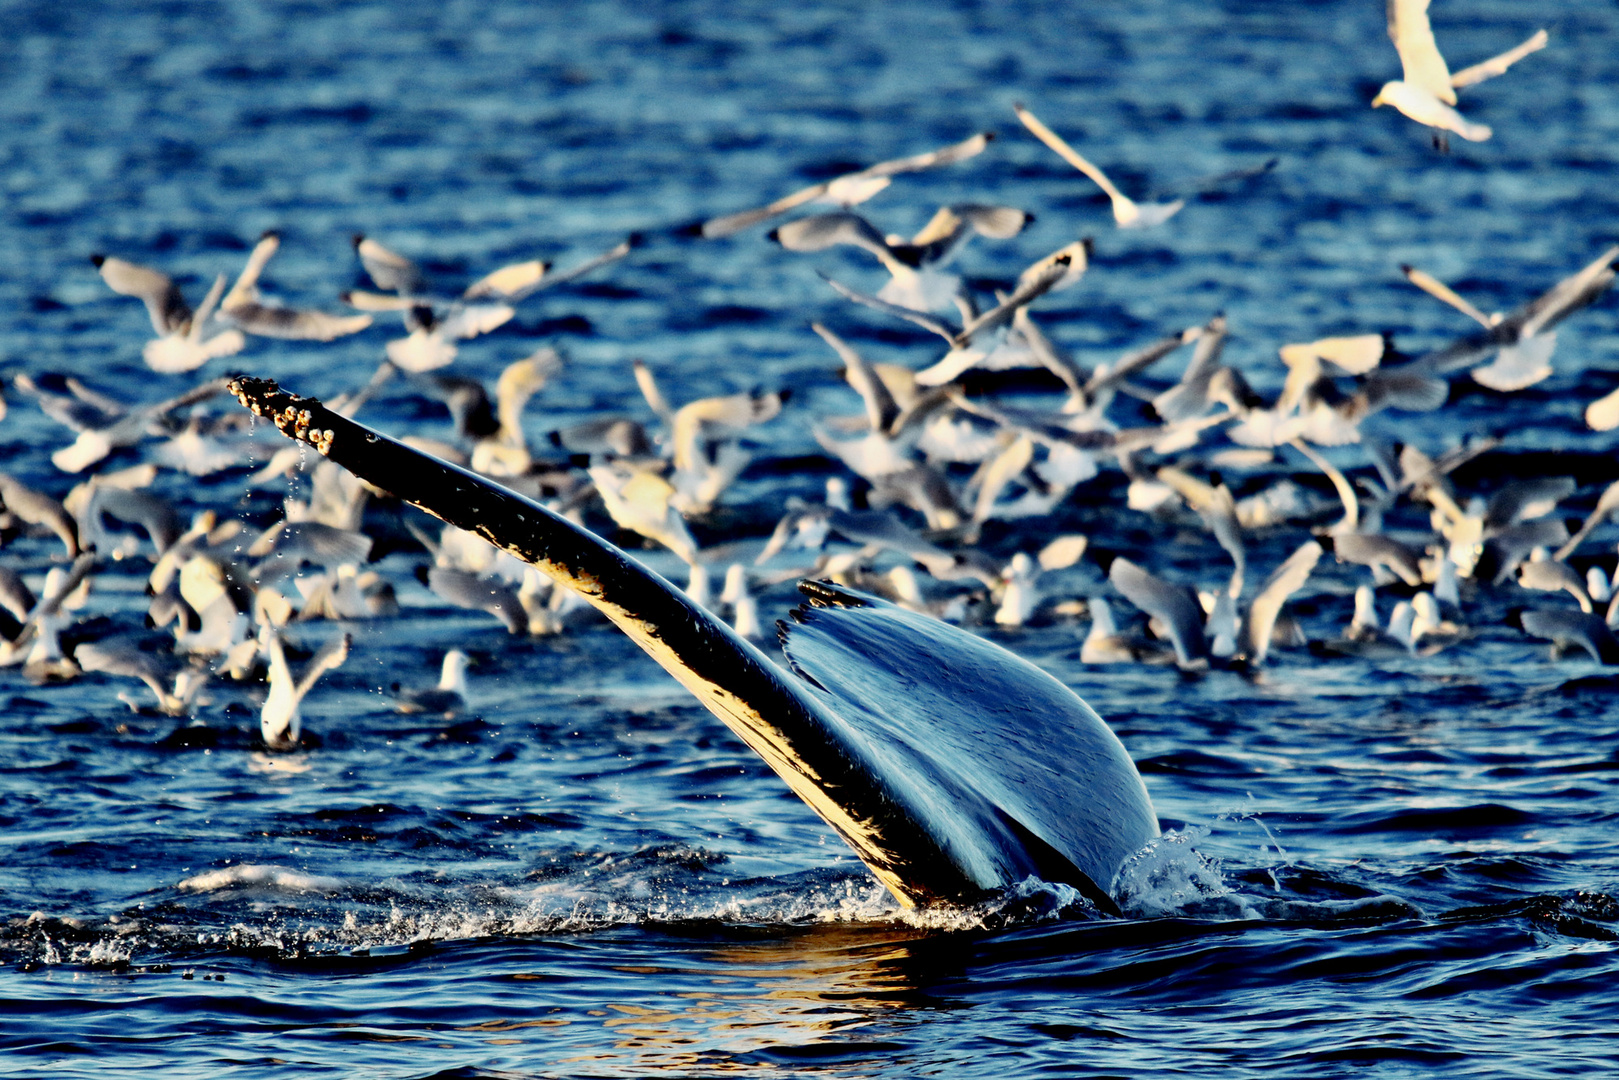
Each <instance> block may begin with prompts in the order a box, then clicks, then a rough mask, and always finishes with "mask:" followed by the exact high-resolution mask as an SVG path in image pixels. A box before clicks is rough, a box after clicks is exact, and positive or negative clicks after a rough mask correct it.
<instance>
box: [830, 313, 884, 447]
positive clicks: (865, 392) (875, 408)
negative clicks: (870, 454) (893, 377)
mask: <svg viewBox="0 0 1619 1080" xmlns="http://www.w3.org/2000/svg"><path fill="white" fill-rule="evenodd" d="M810 329H812V330H814V331H815V332H816V333H817V334H819V335H821V340H822V341H824V342H826V343H827V344H828V345H830V346H832V349H833V351H835V352H836V353H837V354H838V356H839V357H841V358H842V359H843V369H844V370H843V377H844V379H845V380H846V381H847V382H848V383H849V385H850V386H851V387H853V388H854V391H855V392H856V393H857V394H859V395H860V399H861V400H862V401H864V402H865V404H866V422H867V424H868V425H869V426H870V427H871V430H873V431H889V430H891V429H892V427H893V424H894V421H895V420H897V419H898V418H899V405H898V403H897V402H895V401H894V395H893V394H891V393H889V392H888V385H887V384H886V383H884V382H883V381H882V380H881V379H879V378H878V377H877V374H876V372H874V371H872V370H871V365H870V364H868V363H866V360H865V357H863V356H861V355H860V354H859V353H858V352H856V351H855V350H854V348H853V347H852V346H850V345H849V343H848V342H846V341H844V340H843V339H842V338H840V337H838V335H836V334H834V333H833V332H832V331H830V330H828V329H827V328H826V327H824V326H822V325H821V324H820V323H810Z"/></svg>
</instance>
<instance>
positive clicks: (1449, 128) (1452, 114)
mask: <svg viewBox="0 0 1619 1080" xmlns="http://www.w3.org/2000/svg"><path fill="white" fill-rule="evenodd" d="M1428 3H1429V0H1388V27H1389V38H1390V39H1391V40H1392V41H1393V42H1394V48H1395V50H1396V51H1398V52H1399V54H1400V66H1401V67H1402V68H1403V69H1404V70H1403V73H1402V77H1401V78H1399V79H1395V80H1393V81H1392V82H1387V83H1384V84H1383V88H1382V89H1381V90H1379V91H1378V92H1377V96H1376V97H1374V98H1372V108H1374V109H1375V108H1377V107H1378V106H1380V105H1391V106H1393V107H1394V108H1395V109H1398V110H1399V111H1400V112H1402V113H1404V114H1405V115H1406V116H1408V117H1410V118H1411V119H1413V120H1415V121H1416V122H1417V123H1419V124H1426V125H1427V126H1428V127H1431V128H1434V129H1435V130H1436V131H1437V132H1438V134H1437V135H1435V141H1436V144H1437V145H1440V146H1444V145H1445V144H1444V143H1443V141H1442V140H1443V139H1444V138H1445V135H1444V133H1445V132H1454V133H1455V134H1457V135H1460V136H1461V137H1462V138H1464V139H1466V140H1468V141H1469V142H1483V141H1484V140H1485V139H1488V138H1489V137H1490V135H1491V134H1492V132H1491V131H1490V128H1489V127H1488V126H1487V125H1485V124H1474V123H1471V122H1470V121H1468V120H1467V119H1465V118H1464V117H1463V116H1462V114H1461V113H1459V112H1457V111H1456V110H1455V109H1454V108H1453V107H1452V106H1454V105H1455V104H1456V91H1457V90H1458V89H1460V88H1462V87H1466V86H1472V85H1473V84H1474V83H1480V82H1483V81H1484V80H1485V79H1491V78H1494V77H1495V76H1497V75H1500V74H1501V73H1502V72H1504V71H1506V70H1507V68H1509V67H1511V66H1512V65H1513V64H1515V63H1517V62H1518V61H1519V60H1521V59H1523V58H1524V57H1525V56H1528V55H1529V54H1530V53H1532V52H1535V51H1537V50H1539V49H1543V48H1545V47H1546V42H1547V35H1546V31H1544V30H1539V31H1536V32H1535V34H1534V35H1533V36H1531V37H1530V38H1529V39H1528V40H1527V41H1525V42H1524V43H1523V44H1521V45H1519V46H1517V47H1516V48H1513V49H1509V50H1508V51H1506V52H1504V53H1501V54H1500V55H1499V56H1493V57H1491V58H1490V59H1488V60H1485V61H1484V62H1482V63H1479V64H1474V65H1473V66H1472V67H1470V68H1466V69H1465V70H1462V71H1458V72H1456V73H1455V74H1454V75H1452V74H1451V72H1450V68H1449V67H1448V66H1447V65H1446V64H1445V58H1444V57H1443V56H1442V55H1440V52H1439V46H1438V45H1437V44H1436V43H1435V42H1434V37H1433V27H1432V26H1430V25H1429V23H1428Z"/></svg>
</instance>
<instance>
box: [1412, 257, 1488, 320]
mask: <svg viewBox="0 0 1619 1080" xmlns="http://www.w3.org/2000/svg"><path fill="white" fill-rule="evenodd" d="M1400 273H1402V274H1404V275H1405V277H1406V280H1407V281H1409V282H1411V284H1413V285H1415V286H1416V287H1417V288H1419V289H1421V290H1422V291H1423V292H1425V293H1427V294H1428V295H1429V296H1432V297H1434V298H1435V299H1438V300H1443V301H1444V302H1445V303H1447V304H1449V305H1450V306H1451V307H1453V308H1455V309H1456V310H1457V311H1459V312H1461V313H1462V314H1463V315H1466V316H1467V317H1468V318H1469V319H1472V320H1473V321H1474V322H1476V323H1478V324H1479V325H1480V326H1482V327H1484V328H1485V329H1486V330H1488V329H1490V328H1491V327H1493V326H1495V320H1493V319H1491V318H1490V317H1489V316H1488V315H1486V314H1484V312H1482V311H1480V310H1479V309H1478V308H1476V307H1474V306H1473V305H1472V304H1471V303H1469V302H1468V301H1467V300H1465V299H1463V298H1462V297H1461V296H1460V295H1459V294H1457V292H1456V291H1455V290H1454V289H1452V288H1451V287H1450V286H1449V285H1446V284H1445V283H1444V282H1443V281H1440V280H1439V279H1438V278H1436V277H1434V276H1433V275H1432V274H1429V273H1427V272H1425V271H1422V270H1418V269H1417V268H1416V267H1414V266H1410V265H1406V264H1401V266H1400Z"/></svg>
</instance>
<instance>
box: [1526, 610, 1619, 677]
mask: <svg viewBox="0 0 1619 1080" xmlns="http://www.w3.org/2000/svg"><path fill="white" fill-rule="evenodd" d="M1519 622H1520V624H1521V625H1522V626H1523V629H1524V632H1525V633H1528V634H1532V635H1534V636H1535V637H1538V638H1547V639H1550V641H1551V642H1552V645H1553V648H1554V649H1555V650H1557V651H1559V652H1560V651H1561V650H1563V649H1566V648H1568V647H1569V646H1570V645H1577V646H1579V647H1580V648H1582V649H1584V650H1585V651H1586V652H1587V653H1589V654H1590V656H1591V659H1593V660H1595V661H1596V662H1597V663H1599V664H1619V639H1616V638H1615V637H1614V635H1613V631H1612V630H1610V629H1609V628H1608V624H1607V623H1605V622H1603V620H1602V616H1600V615H1594V614H1590V613H1588V612H1584V611H1570V610H1569V609H1567V608H1557V609H1553V610H1550V611H1525V612H1524V613H1523V614H1522V615H1521V616H1520V617H1519Z"/></svg>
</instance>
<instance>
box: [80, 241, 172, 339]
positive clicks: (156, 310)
mask: <svg viewBox="0 0 1619 1080" xmlns="http://www.w3.org/2000/svg"><path fill="white" fill-rule="evenodd" d="M90 261H91V262H92V263H94V264H95V266H96V269H97V270H98V271H99V272H100V274H101V280H102V281H105V282H106V283H107V288H109V289H111V290H112V291H113V292H115V293H118V294H119V295H120V296H133V297H135V298H136V299H138V300H140V301H141V302H143V303H144V304H145V305H146V313H147V314H148V315H149V316H151V319H152V329H153V330H154V331H156V332H157V333H158V334H159V335H166V334H171V333H173V332H175V331H176V330H179V329H180V328H181V327H183V326H185V324H186V323H187V322H188V321H189V320H190V318H191V309H190V308H189V307H187V306H186V302H185V297H183V296H181V295H180V288H179V286H177V285H175V283H174V281H173V280H172V279H171V278H170V277H169V275H167V274H165V273H162V272H160V271H157V270H153V269H151V268H150V267H146V266H141V265H139V264H137V263H132V262H126V261H124V260H123V259H115V258H113V257H112V256H110V255H92V256H90Z"/></svg>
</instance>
